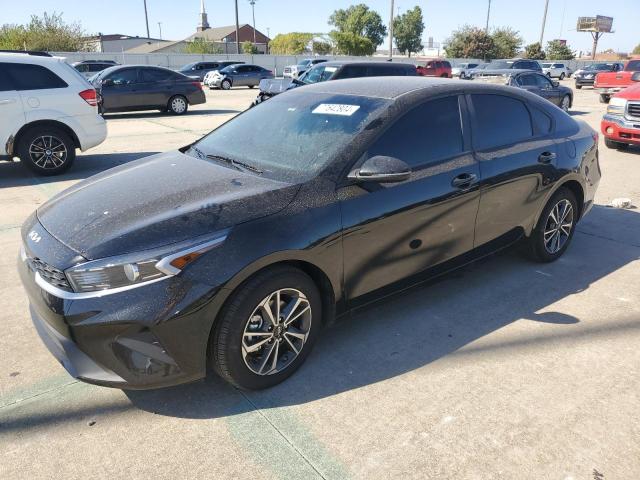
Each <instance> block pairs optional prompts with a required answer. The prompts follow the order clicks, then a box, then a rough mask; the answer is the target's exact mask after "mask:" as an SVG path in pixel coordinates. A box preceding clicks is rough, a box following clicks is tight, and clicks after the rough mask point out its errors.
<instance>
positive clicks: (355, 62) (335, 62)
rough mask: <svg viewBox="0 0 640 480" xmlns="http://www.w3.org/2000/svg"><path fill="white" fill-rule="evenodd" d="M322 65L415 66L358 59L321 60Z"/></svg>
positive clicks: (412, 65) (412, 66) (413, 66)
mask: <svg viewBox="0 0 640 480" xmlns="http://www.w3.org/2000/svg"><path fill="white" fill-rule="evenodd" d="M322 65H323V66H324V67H341V66H343V65H356V66H368V65H376V66H382V67H389V68H391V67H397V66H398V65H400V66H405V67H407V68H416V66H415V65H414V64H412V63H404V62H386V61H385V62H374V61H368V62H363V61H358V60H332V61H330V62H323V63H322Z"/></svg>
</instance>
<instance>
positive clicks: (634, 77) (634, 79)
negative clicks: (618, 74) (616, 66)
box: [631, 72, 640, 82]
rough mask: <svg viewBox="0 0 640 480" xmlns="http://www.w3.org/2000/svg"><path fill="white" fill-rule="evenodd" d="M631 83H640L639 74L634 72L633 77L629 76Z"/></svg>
mask: <svg viewBox="0 0 640 480" xmlns="http://www.w3.org/2000/svg"><path fill="white" fill-rule="evenodd" d="M631 81H632V82H640V72H635V73H634V74H633V75H631Z"/></svg>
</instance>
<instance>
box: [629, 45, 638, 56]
mask: <svg viewBox="0 0 640 480" xmlns="http://www.w3.org/2000/svg"><path fill="white" fill-rule="evenodd" d="M631 53H632V54H633V55H640V43H639V44H638V45H636V48H634V49H633V52H631Z"/></svg>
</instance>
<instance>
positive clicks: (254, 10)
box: [249, 0, 256, 45]
mask: <svg viewBox="0 0 640 480" xmlns="http://www.w3.org/2000/svg"><path fill="white" fill-rule="evenodd" d="M249 4H251V15H253V44H254V45H255V44H256V9H255V6H256V0H249Z"/></svg>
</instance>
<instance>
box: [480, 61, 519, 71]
mask: <svg viewBox="0 0 640 480" xmlns="http://www.w3.org/2000/svg"><path fill="white" fill-rule="evenodd" d="M511 65H513V62H504V61H494V62H490V63H488V64H487V67H486V68H488V69H490V70H502V69H505V68H511Z"/></svg>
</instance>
